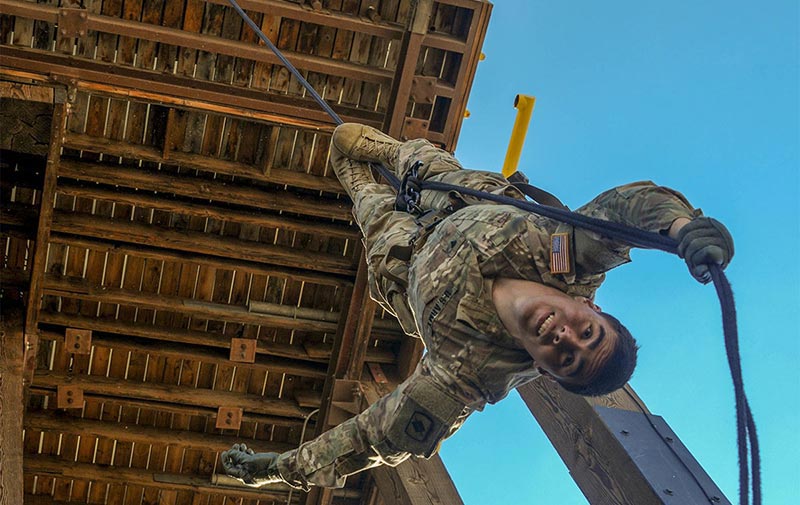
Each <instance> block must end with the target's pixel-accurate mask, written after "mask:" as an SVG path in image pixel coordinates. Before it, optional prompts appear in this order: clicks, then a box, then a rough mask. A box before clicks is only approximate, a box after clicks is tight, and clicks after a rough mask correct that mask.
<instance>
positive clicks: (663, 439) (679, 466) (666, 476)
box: [595, 406, 730, 505]
mask: <svg viewBox="0 0 800 505" xmlns="http://www.w3.org/2000/svg"><path fill="white" fill-rule="evenodd" d="M595 410H596V411H597V414H598V415H599V416H600V419H602V420H603V423H605V425H606V426H608V428H609V430H610V431H611V433H613V434H614V437H615V438H616V439H617V440H618V441H619V443H620V444H622V446H623V447H624V448H625V450H626V451H627V453H628V454H631V455H635V457H632V458H631V459H632V461H633V463H634V464H635V465H636V466H637V467H638V468H639V471H640V472H641V473H642V475H643V476H644V478H645V479H647V482H648V484H649V485H650V487H651V488H652V489H653V490H654V491H655V492H656V493H657V494H658V496H659V497H660V498H661V500H662V502H663V503H665V504H668V505H673V504H674V505H708V504H709V503H711V504H720V505H724V504H728V505H730V501H728V499H727V498H726V497H725V495H723V494H722V491H720V489H719V488H718V487H717V485H716V484H714V481H712V480H711V478H710V477H709V476H708V474H707V473H706V472H705V470H703V468H702V467H701V466H700V464H699V463H698V462H697V460H696V459H694V457H693V456H692V454H691V453H690V452H689V450H688V449H686V446H684V445H683V443H682V442H681V441H680V439H679V438H678V436H677V435H676V434H675V433H674V432H673V431H672V429H671V428H670V427H669V425H668V424H667V423H666V421H664V419H663V418H661V417H660V416H653V415H651V416H650V419H651V420H652V422H653V425H651V424H650V422H649V421H648V418H647V416H645V415H644V414H642V413H639V412H631V411H629V410H622V409H614V408H608V407H600V406H596V407H595Z"/></svg>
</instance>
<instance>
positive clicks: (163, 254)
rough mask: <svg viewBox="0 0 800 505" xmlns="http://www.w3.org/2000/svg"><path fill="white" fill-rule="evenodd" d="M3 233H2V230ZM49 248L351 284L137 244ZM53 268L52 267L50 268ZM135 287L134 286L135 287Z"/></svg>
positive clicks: (74, 241)
mask: <svg viewBox="0 0 800 505" xmlns="http://www.w3.org/2000/svg"><path fill="white" fill-rule="evenodd" d="M5 218H6V213H2V214H0V222H2V223H4V224H5ZM4 232H5V230H4ZM50 242H51V244H58V245H59V246H60V247H61V246H66V245H75V246H78V247H84V248H86V249H93V250H96V251H104V252H109V253H118V254H124V255H128V259H129V265H128V266H131V262H133V267H137V265H136V261H138V260H142V259H151V260H164V261H173V262H184V263H191V264H195V265H200V266H207V267H211V268H220V269H224V270H235V271H240V272H248V273H253V274H258V275H265V276H272V277H280V278H290V279H295V280H298V281H301V282H313V283H316V284H322V285H327V286H348V285H351V284H352V281H351V280H350V279H349V277H344V276H337V275H329V274H321V273H317V272H310V271H308V270H299V269H293V268H282V267H277V266H270V265H265V264H262V263H257V262H245V261H236V260H232V259H228V258H218V257H213V256H204V255H202V254H193V253H190V252H181V251H170V250H167V249H157V248H154V247H148V246H145V245H138V244H120V243H112V242H107V241H103V240H94V239H90V238H81V237H75V236H67V235H62V234H60V233H57V232H56V233H54V234H52V235H51V236H50ZM51 266H54V265H51ZM138 286H139V284H138V283H137V284H136V287H138Z"/></svg>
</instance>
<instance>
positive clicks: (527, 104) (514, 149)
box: [503, 95, 536, 178]
mask: <svg viewBox="0 0 800 505" xmlns="http://www.w3.org/2000/svg"><path fill="white" fill-rule="evenodd" d="M535 103H536V97H532V96H528V95H517V96H516V98H514V107H515V108H516V109H517V119H516V120H515V121H514V129H513V130H511V140H509V141H508V151H506V159H505V161H504V162H503V177H506V178H508V177H510V176H511V174H513V173H514V172H516V171H517V165H518V164H519V157H520V155H521V154H522V145H523V144H524V143H525V135H526V134H527V133H528V123H530V122H531V114H533V106H534V104H535Z"/></svg>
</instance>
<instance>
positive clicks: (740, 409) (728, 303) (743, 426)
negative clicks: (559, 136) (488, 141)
mask: <svg viewBox="0 0 800 505" xmlns="http://www.w3.org/2000/svg"><path fill="white" fill-rule="evenodd" d="M228 2H229V3H230V4H231V6H232V7H233V8H234V9H235V10H236V12H237V13H238V14H239V16H241V17H242V19H243V20H244V21H245V22H246V23H247V24H248V25H249V26H250V27H251V28H252V29H253V31H255V33H256V34H257V35H258V37H259V39H261V41H262V42H264V44H266V45H267V47H269V48H270V49H271V50H272V52H273V53H274V54H275V56H277V57H278V59H280V60H281V62H282V63H283V64H284V66H286V68H287V69H288V70H289V72H291V73H292V75H293V76H294V77H295V78H296V79H297V80H298V81H299V82H300V84H302V85H303V87H304V88H305V89H306V90H307V91H308V93H309V94H310V95H311V96H312V97H313V98H314V100H315V101H316V102H317V103H318V104H319V105H320V107H322V109H323V110H325V112H327V113H328V115H330V117H331V118H332V119H333V120H334V122H335V123H336V124H337V125H340V124H342V123H343V122H344V121H342V118H341V117H339V115H338V114H337V113H336V112H335V111H334V110H333V109H332V108H331V106H330V105H328V103H327V102H326V101H325V99H323V98H322V97H321V96H320V95H319V93H317V91H316V90H315V89H314V87H313V86H311V84H309V82H308V81H307V80H306V79H305V77H303V75H302V74H301V73H300V72H299V71H298V70H297V68H295V66H294V65H293V64H292V63H291V62H290V61H289V60H287V59H286V57H285V56H284V55H283V53H281V51H280V50H279V49H278V48H277V47H276V46H275V44H273V43H272V41H271V40H269V38H268V37H267V36H266V35H264V32H263V31H261V29H260V28H259V27H258V25H256V24H255V23H254V22H253V20H252V19H250V16H248V15H247V14H246V13H245V12H244V10H242V8H241V7H240V6H239V4H238V3H237V2H236V0H228ZM370 165H371V166H372V167H373V168H375V169H376V170H378V172H379V173H380V174H381V175H382V176H383V177H384V178H385V179H386V180H387V181H389V183H390V184H391V185H392V186H393V187H394V189H395V190H397V189H399V188H400V184H401V182H400V180H399V179H398V178H397V176H395V174H394V173H392V171H390V170H388V169H387V168H386V167H384V166H382V165H380V164H377V163H370ZM418 182H419V186H420V187H421V188H422V189H430V190H436V191H458V192H459V193H462V194H467V195H472V196H475V197H478V198H481V199H484V200H491V201H494V202H498V203H502V204H507V205H514V206H515V207H518V208H520V209H524V210H528V211H530V212H534V213H536V214H539V215H542V216H545V217H548V218H551V219H555V220H558V221H561V222H564V223H567V224H571V225H573V226H578V227H581V228H584V229H587V230H591V231H594V232H597V233H600V234H602V235H605V236H608V237H611V238H614V239H618V240H622V241H624V242H627V243H629V244H631V245H634V246H638V247H644V248H650V249H659V250H662V251H665V252H668V253H671V254H677V246H678V244H677V242H676V241H675V240H674V239H672V238H670V237H666V236H663V235H661V234H659V233H653V232H649V231H644V230H639V229H637V228H633V227H630V226H626V225H623V224H620V223H614V222H610V221H604V220H602V219H595V218H592V217H588V216H584V215H581V214H576V213H574V212H569V211H566V210H562V209H558V208H555V207H549V206H545V205H540V204H538V203H534V202H529V201H523V200H517V199H516V198H511V197H507V196H503V195H493V194H491V193H486V192H483V191H479V190H475V189H471V188H464V187H461V186H455V185H452V184H447V183H443V182H433V181H418ZM708 268H709V270H710V272H711V278H712V279H713V281H714V286H715V288H716V290H717V296H718V297H719V300H720V305H721V307H722V327H723V332H724V334H725V350H726V351H727V356H728V365H729V367H730V370H731V378H732V379H733V389H734V395H735V397H736V434H737V442H738V451H739V502H740V504H741V505H747V503H748V494H749V486H748V483H749V482H748V481H749V479H748V467H749V466H750V465H748V453H747V443H748V441H749V442H750V459H751V463H752V468H751V470H752V485H753V486H752V490H753V504H754V505H761V461H760V456H759V451H758V436H757V434H756V426H755V422H754V421H753V415H752V413H751V411H750V405H749V404H748V402H747V396H746V395H745V391H744V381H743V379H742V367H741V363H740V360H739V337H738V330H737V327H736V307H735V305H734V300H733V292H732V291H731V287H730V284H729V283H728V279H727V277H725V274H724V273H723V272H722V269H721V268H720V267H719V266H718V265H708Z"/></svg>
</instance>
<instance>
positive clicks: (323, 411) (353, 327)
mask: <svg viewBox="0 0 800 505" xmlns="http://www.w3.org/2000/svg"><path fill="white" fill-rule="evenodd" d="M346 300H347V302H346V304H345V306H344V307H343V308H342V317H340V319H339V328H338V330H337V331H336V338H335V340H334V348H333V353H332V355H331V359H330V362H329V364H328V379H327V380H326V381H325V386H324V388H323V390H322V402H321V405H320V411H319V414H318V419H317V430H316V432H315V435H314V436H319V435H321V434H322V433H325V432H326V431H328V430H329V429H331V428H332V427H333V425H332V424H330V422H329V420H328V412H329V410H330V405H331V399H332V395H333V385H334V383H335V382H336V380H337V379H352V380H360V379H361V373H362V370H363V368H364V358H365V352H366V347H367V342H368V341H369V337H370V327H371V326H372V323H373V319H374V317H375V310H376V304H375V302H374V301H373V300H372V299H371V298H370V297H369V289H368V287H367V264H366V260H365V258H364V250H363V248H362V249H361V252H360V254H359V267H358V273H357V274H356V280H355V283H354V285H353V289H352V290H350V291H349V292H348V296H347V298H346ZM332 499H333V494H332V492H331V490H330V489H321V488H312V490H311V492H310V493H308V495H307V496H306V501H305V503H306V505H313V504H317V505H329V504H330V503H331V501H332Z"/></svg>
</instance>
